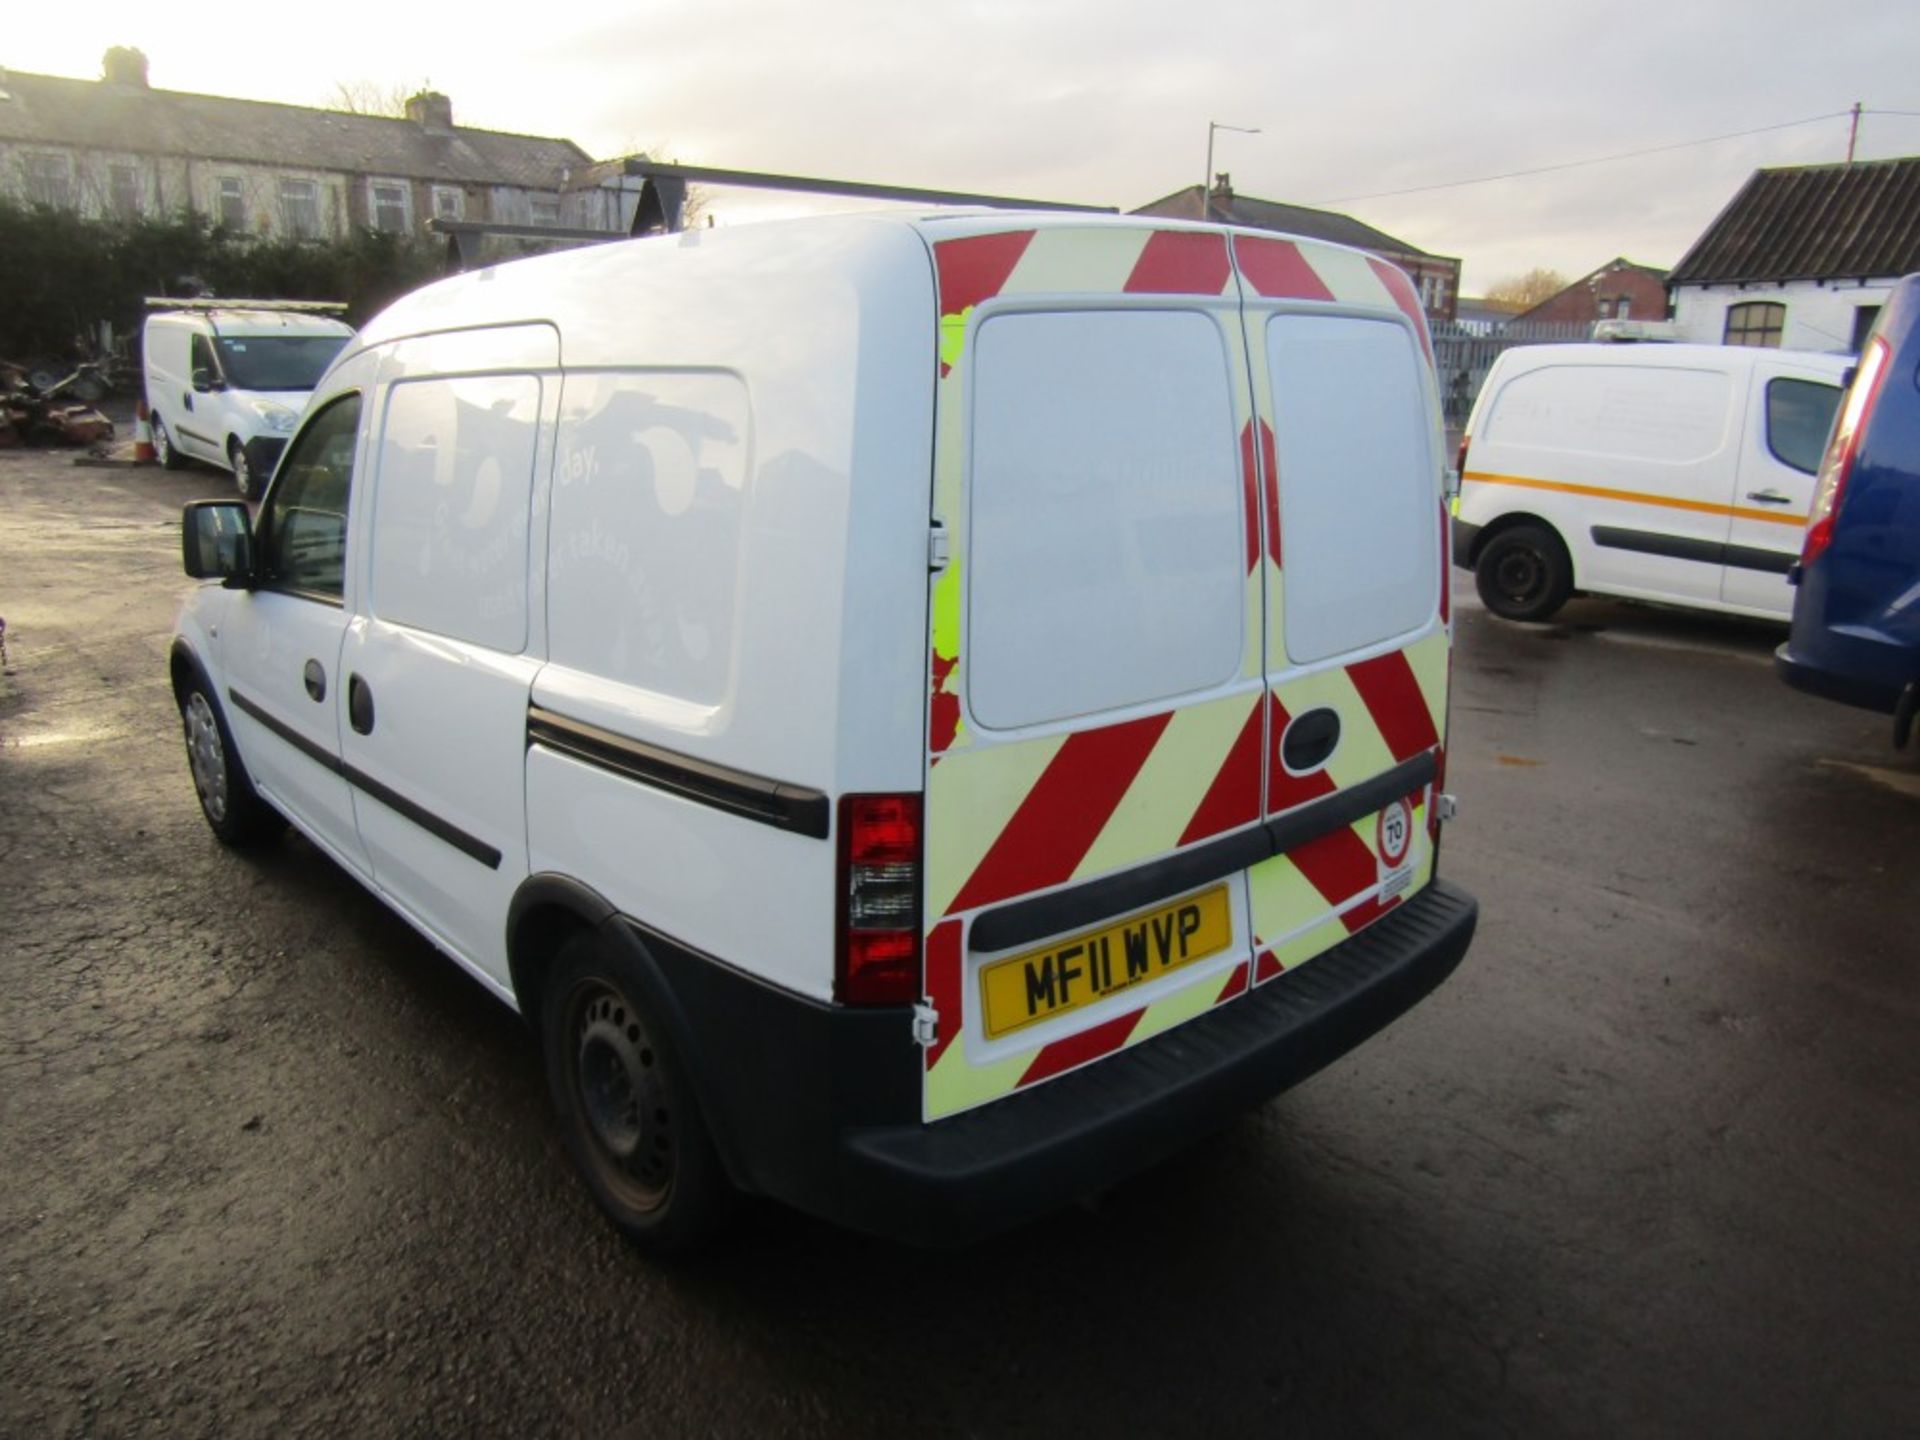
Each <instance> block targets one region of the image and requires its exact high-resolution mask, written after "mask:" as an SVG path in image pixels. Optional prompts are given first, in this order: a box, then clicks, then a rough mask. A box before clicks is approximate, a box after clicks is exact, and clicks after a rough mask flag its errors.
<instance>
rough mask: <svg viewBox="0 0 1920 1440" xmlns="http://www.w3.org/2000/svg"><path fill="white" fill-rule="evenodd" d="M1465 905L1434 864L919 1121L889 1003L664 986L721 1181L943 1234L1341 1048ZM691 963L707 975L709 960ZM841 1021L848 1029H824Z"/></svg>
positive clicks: (1049, 1203)
mask: <svg viewBox="0 0 1920 1440" xmlns="http://www.w3.org/2000/svg"><path fill="white" fill-rule="evenodd" d="M1477 917H1478V906H1477V904H1476V903H1475V901H1474V900H1473V898H1472V897H1471V896H1469V895H1467V894H1465V893H1464V892H1462V891H1460V890H1456V889H1454V888H1453V887H1451V886H1448V885H1445V884H1442V883H1440V882H1438V881H1436V882H1435V883H1433V884H1432V885H1430V886H1428V888H1427V889H1425V890H1423V891H1422V892H1420V894H1418V895H1416V896H1414V897H1413V898H1412V899H1411V900H1409V901H1407V902H1406V903H1405V904H1403V905H1401V906H1399V907H1398V908H1397V909H1395V910H1393V911H1391V912H1390V913H1389V914H1387V915H1386V916H1384V917H1382V918H1381V919H1380V920H1378V921H1376V922H1375V923H1374V924H1372V925H1370V926H1369V927H1368V928H1367V929H1365V930H1363V931H1361V932H1360V933H1359V934H1358V935H1355V936H1353V937H1351V938H1349V939H1348V940H1346V941H1343V942H1342V943H1341V944H1339V945H1338V946H1336V947H1334V948H1333V949H1332V950H1329V951H1327V952H1326V953H1325V954H1323V955H1321V956H1319V957H1318V958H1317V959H1315V960H1314V961H1313V962H1312V963H1311V964H1309V965H1306V966H1303V967H1302V968H1301V969H1299V970H1296V971H1291V972H1289V973H1287V974H1285V975H1283V976H1281V977H1279V978H1278V979H1275V980H1273V981H1270V982H1269V983H1267V984H1266V985H1263V986H1261V987H1259V988H1258V989H1256V990H1254V991H1253V992H1252V993H1250V994H1248V995H1246V996H1244V997H1242V998H1241V999H1239V1000H1236V1001H1234V1002H1232V1003H1231V1004H1227V1005H1223V1006H1220V1007H1219V1008H1217V1009H1215V1010H1213V1011H1210V1012H1209V1013H1207V1014H1205V1015H1203V1016H1201V1017H1199V1018H1197V1019H1195V1020H1192V1021H1189V1022H1188V1023H1187V1024H1185V1025H1182V1026H1180V1027H1179V1028H1178V1029H1175V1030H1171V1031H1168V1032H1167V1033H1165V1034H1162V1035H1157V1036H1155V1037H1154V1038H1152V1039H1150V1040H1147V1041H1144V1042H1142V1043H1141V1044H1139V1045H1136V1046H1134V1047H1133V1048H1131V1049H1129V1050H1126V1051H1123V1052H1122V1053H1120V1054H1118V1055H1114V1056H1110V1057H1109V1058H1107V1059H1104V1060H1101V1061H1099V1062H1098V1063H1096V1064H1093V1065H1089V1066H1087V1067H1085V1068H1084V1069H1081V1070H1078V1071H1076V1072H1074V1073H1072V1074H1070V1075H1065V1076H1062V1077H1061V1078H1059V1079H1057V1080H1053V1081H1050V1082H1048V1083H1046V1084H1044V1085H1040V1086H1037V1087H1035V1088H1034V1089H1032V1090H1028V1091H1023V1092H1021V1093H1019V1094H1016V1095H1011V1096H1008V1097H1007V1098H1005V1099H1003V1100H999V1101H996V1102H994V1103H992V1104H990V1105H987V1106H984V1107H982V1108H981V1109H978V1110H973V1111H969V1112H967V1113H966V1114H963V1115H957V1116H954V1117H952V1118H950V1119H946V1120H942V1121H938V1122H936V1123H933V1124H923V1123H921V1122H920V1120H919V1118H918V1110H919V1094H920V1084H921V1075H920V1054H919V1051H918V1049H917V1048H916V1047H914V1046H912V1045H911V1044H910V1043H908V1044H906V1045H904V1046H902V1045H901V1044H900V1043H899V1042H898V1040H897V1038H896V1037H900V1036H904V1035H905V1034H906V1033H907V1023H906V1018H907V1017H906V1016H905V1014H904V1013H902V1012H874V1011H866V1012H850V1011H843V1010H836V1009H834V1008H833V1007H823V1006H816V1005H812V1004H809V1003H808V1002H804V1001H798V1000H791V999H788V1000H784V1001H782V1002H779V1003H780V1004H782V1005H786V1006H791V1007H794V1009H793V1013H792V1014H791V1015H789V1016H787V1017H785V1018H784V1019H782V1018H781V1017H780V1016H779V1015H778V1014H777V1006H774V1004H773V1002H771V1001H770V1000H769V998H768V992H767V991H765V990H764V988H761V987H757V986H756V987H754V988H755V989H756V990H757V992H758V999H757V1000H756V1001H755V1002H754V1003H753V1004H750V1005H748V1006H746V1007H745V1008H744V1009H742V1008H741V1007H740V1006H739V1005H737V1004H736V1003H735V1002H736V1001H737V1000H738V999H739V998H740V997H738V996H737V995H736V996H732V997H731V998H730V997H729V995H728V993H727V992H728V991H729V990H731V989H733V988H734V987H735V986H737V985H739V984H751V982H745V981H742V980H739V979H737V978H736V979H735V980H734V981H733V982H732V984H730V985H726V986H723V987H720V988H714V987H713V986H712V985H711V984H710V983H703V984H702V985H701V986H700V988H702V989H703V990H705V991H706V994H705V995H704V997H703V998H701V999H699V1000H696V1001H694V1003H693V1004H689V1003H688V1000H689V993H688V991H687V990H685V989H684V988H682V986H680V985H678V984H676V985H675V986H674V988H675V991H676V999H677V1000H678V1001H679V1008H680V1009H681V1010H682V1011H683V1013H684V1014H685V1018H686V1020H687V1021H688V1022H690V1023H689V1031H690V1039H692V1046H693V1048H692V1051H691V1055H692V1057H693V1063H694V1066H695V1071H696V1075H695V1083H696V1085H697V1086H698V1087H699V1088H700V1090H701V1092H702V1095H701V1098H702V1102H703V1104H704V1105H705V1107H706V1109H707V1113H708V1118H709V1120H710V1121H711V1122H712V1126H713V1128H714V1129H715V1131H716V1139H717V1140H718V1141H719V1144H720V1149H721V1152H722V1154H723V1156H725V1157H726V1159H727V1163H728V1168H729V1170H730V1171H732V1172H733V1174H734V1176H735V1178H736V1180H738V1181H739V1182H740V1183H742V1184H743V1185H745V1186H746V1187H747V1188H749V1189H752V1190H756V1191H759V1192H761V1193H764V1194H768V1195H771V1196H773V1197H774V1198H776V1199H780V1200H783V1201H786V1202H787V1203H789V1204H792V1205H794V1206H796V1207H797V1208H799V1209H802V1210H807V1211H810V1212H812V1213H814V1214H816V1215H820V1216H822V1217H824V1218H827V1219H830V1220H834V1221H836V1222H839V1223H841V1224H845V1225H850V1226H852V1227H854V1228H857V1229H861V1230H866V1231H870V1232H873V1233H875V1234H880V1235H886V1236H890V1237H892V1238H895V1239H900V1240H905V1241H909V1242H914V1243H930V1244H953V1243H961V1242H965V1241H968V1240H973V1239H978V1238H980V1237H982V1236H984V1235H988V1234H991V1233H993V1232H994V1231H997V1230H1001V1229H1004V1228H1006V1227H1007V1226H1010V1225H1014V1224H1018V1223H1019V1222H1021V1221H1024V1220H1027V1219H1030V1218H1032V1217H1034V1216H1036V1215H1039V1214H1042V1213H1044V1212H1046V1211H1048V1210H1051V1209H1054V1208H1057V1207H1058V1206H1060V1205H1061V1204H1063V1203H1066V1202H1068V1201H1070V1200H1073V1199H1075V1198H1078V1197H1080V1196H1084V1195H1088V1194H1092V1193H1094V1192H1097V1191H1099V1190H1101V1189H1103V1188H1105V1187H1106V1186H1109V1185H1111V1184H1113V1183H1114V1182H1116V1181H1118V1180H1121V1179H1124V1178H1125V1177H1126V1176H1128V1175H1131V1174H1133V1173H1135V1172H1136V1171H1139V1170H1141V1169H1144V1168H1146V1167H1147V1166H1149V1165H1152V1164H1154V1163H1155V1162H1157V1161H1159V1160H1162V1159H1164V1158H1166V1157H1167V1156H1169V1155H1171V1154H1173V1153H1175V1152H1176V1151H1178V1150H1179V1149H1181V1148H1182V1147H1184V1146H1186V1145H1188V1144H1190V1143H1192V1141H1193V1140H1194V1139H1195V1138H1196V1137H1197V1136H1199V1135H1201V1134H1204V1133H1205V1132H1206V1131H1208V1130H1209V1129H1211V1128H1213V1127H1215V1126H1218V1125H1220V1124H1222V1123H1224V1122H1225V1121H1227V1120H1228V1119H1230V1118H1232V1117H1233V1116H1234V1115H1236V1114H1239V1113H1240V1112H1242V1111H1244V1110H1247V1109H1249V1108H1251V1107H1253V1106H1255V1105H1258V1104H1260V1103H1261V1102H1262V1101H1265V1100H1267V1099H1270V1098H1271V1097H1272V1096H1274V1095H1277V1094H1278V1093H1279V1092H1280V1091H1282V1090H1285V1089H1286V1088H1288V1087H1289V1086H1291V1085H1294V1084H1297V1083H1299V1082H1300V1081H1302V1080H1304V1079H1306V1078H1307V1077H1308V1076H1309V1075H1312V1074H1313V1073H1314V1072H1315V1071H1317V1070H1320V1069H1321V1068H1323V1067H1324V1066H1326V1065H1328V1064H1330V1063H1331V1062H1333V1061H1334V1060H1337V1059H1339V1058H1340V1056H1342V1055H1344V1054H1346V1053H1347V1052H1348V1051H1349V1050H1351V1049H1353V1048H1354V1047H1355V1046H1356V1045H1358V1044H1360V1043H1361V1042H1362V1041H1363V1040H1365V1039H1367V1037H1369V1036H1370V1035H1372V1034H1374V1033H1375V1032H1376V1031H1378V1030H1380V1029H1381V1028H1382V1027H1384V1026H1385V1025H1387V1024H1388V1023H1389V1022H1391V1021H1392V1020H1394V1019H1395V1018H1397V1017H1398V1016H1400V1015H1402V1014H1404V1013H1405V1012H1406V1011H1407V1010H1408V1009H1410V1008H1411V1007H1412V1006H1413V1005H1415V1004H1416V1003H1418V1002H1419V1001H1420V1000H1421V999H1422V998H1423V997H1424V996H1426V995H1427V994H1428V993H1429V992H1430V991H1431V990H1433V988H1434V987H1435V986H1437V985H1438V984H1439V983H1440V982H1441V981H1442V980H1444V979H1445V978H1446V977H1447V975H1448V974H1449V973H1451V972H1452V970H1453V968H1454V967H1455V966H1456V965H1458V964H1459V963H1460V959H1461V957H1462V956H1463V955H1464V954H1465V953H1466V950H1467V946H1468V944H1469V942H1470V941H1471V940H1472V938H1473V930H1474V924H1475V921H1476V919H1477ZM682 958H683V959H685V958H690V957H682ZM694 963H697V964H700V965H702V966H703V967H704V968H705V969H706V970H707V971H708V972H709V973H708V974H707V975H706V976H705V977H704V980H705V981H706V982H711V981H712V979H713V974H712V972H714V971H717V970H719V969H720V967H715V966H713V965H712V962H710V961H696V962H694ZM662 968H663V969H672V970H680V969H681V964H680V963H679V962H678V961H676V962H674V963H672V964H671V965H670V966H663V967H662ZM720 973H722V974H728V975H731V974H733V972H726V971H721V972H720ZM770 1007H772V1008H770ZM743 1017H744V1018H743ZM882 1017H890V1018H891V1021H892V1023H891V1024H889V1025H884V1026H883V1025H882V1024H881V1023H880V1022H881V1020H882ZM743 1024H744V1025H746V1026H747V1027H749V1028H748V1030H746V1031H743V1032H742V1033H739V1034H735V1035H729V1032H730V1031H736V1030H739V1029H740V1027H741V1026H742V1025H743ZM843 1024H844V1025H845V1026H846V1029H845V1031H844V1032H843V1033H844V1039H845V1041H846V1042H847V1043H845V1044H840V1043H836V1040H837V1038H838V1037H837V1036H836V1033H835V1032H837V1031H839V1030H840V1027H841V1026H842V1025H843ZM789 1027H791V1029H790V1030H789ZM775 1029H777V1030H780V1031H789V1033H788V1034H786V1035H778V1034H774V1033H771V1031H772V1030H775ZM692 1037H698V1038H697V1039H693V1038H692ZM789 1041H791V1042H793V1043H789ZM741 1043H747V1044H751V1045H752V1046H753V1049H752V1050H750V1051H749V1052H747V1055H746V1056H745V1057H743V1058H736V1057H740V1052H739V1051H737V1050H735V1051H733V1054H732V1055H728V1054H726V1053H723V1051H722V1050H721V1049H719V1048H717V1047H725V1049H727V1050H732V1048H733V1046H734V1045H736V1044H741ZM769 1061H771V1062H772V1063H768V1062H769ZM902 1062H905V1065H904V1066H903V1063H902ZM908 1067H910V1068H908ZM909 1107H910V1108H909Z"/></svg>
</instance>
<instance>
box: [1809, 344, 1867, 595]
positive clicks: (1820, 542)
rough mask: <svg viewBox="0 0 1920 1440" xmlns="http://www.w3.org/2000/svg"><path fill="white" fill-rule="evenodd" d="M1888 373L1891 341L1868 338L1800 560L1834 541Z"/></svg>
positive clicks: (1823, 468) (1835, 430) (1815, 496)
mask: <svg viewBox="0 0 1920 1440" xmlns="http://www.w3.org/2000/svg"><path fill="white" fill-rule="evenodd" d="M1886 375H1887V342H1886V341H1885V340H1883V339H1881V338H1880V337H1879V336H1878V335H1876V336H1874V337H1873V339H1871V340H1869V341H1868V342H1867V349H1866V353H1865V354H1864V355H1862V356H1861V357H1860V368H1859V369H1858V370H1857V371H1855V372H1854V377H1853V385H1852V387H1851V388H1850V389H1848V391H1847V398H1846V400H1845V401H1844V402H1842V404H1841V406H1840V418H1839V419H1838V420H1836V421H1835V422H1834V426H1833V438H1832V439H1831V440H1830V441H1828V442H1827V453H1826V456H1825V458H1824V459H1822V460H1821V462H1820V481H1819V484H1818V486H1817V487H1816V488H1815V490H1814V492H1813V509H1812V511H1811V512H1810V513H1809V514H1808V515H1807V538H1806V542H1805V544H1804V545H1803V546H1802V547H1801V550H1800V563H1801V564H1802V565H1811V564H1812V563H1813V562H1814V561H1815V560H1817V559H1819V558H1820V556H1821V555H1822V554H1823V553H1825V551H1826V548H1827V547H1828V546H1829V545H1831V544H1832V543H1833V520H1834V516H1835V515H1836V514H1838V513H1839V510H1840V501H1841V499H1842V497H1843V496H1845V494H1846V490H1847V481H1848V480H1849V479H1850V478H1851V477H1852V475H1853V462H1854V459H1855V457H1856V456H1858V455H1859V453H1860V437H1861V435H1862V434H1863V433H1864V432H1865V431H1866V428H1867V421H1868V420H1869V419H1870V418H1872V415H1873V406H1874V402H1875V401H1876V400H1878V399H1879V398H1880V382H1881V381H1882V380H1884V379H1885V378H1886Z"/></svg>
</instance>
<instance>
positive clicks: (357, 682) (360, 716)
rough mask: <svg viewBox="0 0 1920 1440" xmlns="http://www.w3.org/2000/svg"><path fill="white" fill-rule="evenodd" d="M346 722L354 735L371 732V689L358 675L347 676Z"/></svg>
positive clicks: (369, 733)
mask: <svg viewBox="0 0 1920 1440" xmlns="http://www.w3.org/2000/svg"><path fill="white" fill-rule="evenodd" d="M347 723H348V724H349V725H351V726H353V730H354V733H355V734H356V735H371V734H372V733H373V691H372V690H370V689H368V688H367V682H366V681H364V680H362V679H361V678H360V677H359V676H358V675H349V676H348V677H347Z"/></svg>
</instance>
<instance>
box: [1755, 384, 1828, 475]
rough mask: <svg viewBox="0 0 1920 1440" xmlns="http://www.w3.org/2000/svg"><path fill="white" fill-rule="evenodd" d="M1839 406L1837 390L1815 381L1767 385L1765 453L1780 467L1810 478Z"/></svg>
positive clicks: (1818, 461) (1817, 463)
mask: <svg viewBox="0 0 1920 1440" xmlns="http://www.w3.org/2000/svg"><path fill="white" fill-rule="evenodd" d="M1839 404H1840V387H1839V386H1838V385H1822V384H1820V383H1819V382H1818V381H1816V380H1788V379H1786V378H1784V377H1782V378H1780V379H1776V380H1769V381H1768V382H1767V449H1769V450H1771V451H1772V452H1773V458H1774V459H1776V460H1778V461H1779V462H1780V463H1781V464H1782V465H1791V466H1792V467H1793V468H1794V469H1796V470H1800V471H1804V472H1805V473H1806V474H1808V475H1811V474H1813V473H1814V472H1815V471H1817V470H1818V469H1819V468H1820V457H1821V455H1822V454H1824V453H1825V452H1826V448H1827V431H1829V430H1831V429H1832V428H1833V412H1834V410H1835V409H1836V408H1837V407H1838V406H1839Z"/></svg>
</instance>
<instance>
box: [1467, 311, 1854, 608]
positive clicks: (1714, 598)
mask: <svg viewBox="0 0 1920 1440" xmlns="http://www.w3.org/2000/svg"><path fill="white" fill-rule="evenodd" d="M1847 364H1848V360H1847V357H1845V356H1841V355H1818V354H1812V353H1807V352H1797V351H1791V350H1768V349H1759V348H1749V347H1741V346H1722V345H1621V344H1594V345H1530V346H1525V347H1520V348H1516V349H1512V350H1508V351H1506V352H1504V353H1503V354H1502V355H1501V356H1500V357H1499V359H1498V360H1496V361H1495V362H1494V364H1493V367H1492V368H1491V369H1490V370H1489V371H1488V372H1487V378H1486V382H1485V383H1484V384H1483V385H1482V386H1481V387H1480V395H1479V398H1478V399H1477V400H1476V401H1475V402H1474V407H1473V413H1472V415H1471V416H1469V417H1468V420H1467V434H1466V438H1465V440H1464V441H1463V442H1462V445H1461V453H1460V479H1461V485H1460V497H1459V501H1458V503H1457V504H1456V506H1455V507H1454V516H1455V522H1454V546H1453V553H1454V563H1455V564H1457V565H1460V566H1463V567H1465V568H1467V569H1470V570H1472V571H1473V572H1474V575H1475V578H1476V580H1477V582H1478V587H1479V591H1480V598H1481V599H1482V600H1483V601H1484V602H1485V603H1486V606H1487V608H1488V609H1489V610H1492V611H1493V612H1494V613H1495V614H1497V615H1503V616H1505V617H1506V618H1508V619H1510V620H1545V619H1547V618H1549V617H1550V616H1551V615H1553V614H1554V613H1555V612H1556V611H1558V610H1559V608H1560V607H1561V606H1562V605H1563V604H1565V603H1566V601H1567V600H1568V598H1569V597H1570V596H1572V595H1573V594H1575V593H1576V592H1590V593H1593V594H1605V595H1621V596H1625V597H1628V598H1630V599H1636V600H1662V601H1668V602H1671V603H1673V604H1678V605H1692V606H1698V607H1700V608H1701V609H1706V610H1723V611H1728V612H1730V613H1732V614H1736V615H1752V616H1758V617H1760V618H1764V619H1770V620H1786V619H1788V618H1789V616H1790V615H1791V613H1792V609H1793V591H1792V589H1791V588H1789V586H1788V584H1787V579H1786V576H1787V572H1788V571H1789V570H1790V569H1792V567H1793V565H1794V562H1795V561H1797V560H1798V559H1799V558H1800V540H1801V535H1802V532H1803V531H1804V529H1805V527H1806V523H1807V511H1808V509H1809V507H1810V506H1811V505H1812V502H1813V483H1814V475H1815V472H1816V471H1818V469H1819V468H1820V456H1821V454H1822V453H1823V451H1824V450H1825V448H1826V439H1827V430H1828V428H1829V426H1830V424H1831V422H1832V420H1833V412H1834V408H1835V407H1836V406H1837V405H1838V403H1839V400H1840V385H1841V380H1842V378H1843V377H1844V375H1845V373H1846V367H1847Z"/></svg>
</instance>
